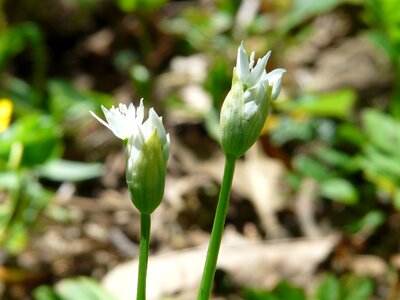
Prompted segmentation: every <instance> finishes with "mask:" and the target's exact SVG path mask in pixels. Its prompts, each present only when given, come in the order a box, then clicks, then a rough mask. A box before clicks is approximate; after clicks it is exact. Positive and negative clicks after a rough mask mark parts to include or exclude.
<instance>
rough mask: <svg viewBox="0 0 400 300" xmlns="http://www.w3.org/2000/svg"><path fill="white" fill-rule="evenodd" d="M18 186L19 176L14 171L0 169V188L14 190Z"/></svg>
mask: <svg viewBox="0 0 400 300" xmlns="http://www.w3.org/2000/svg"><path fill="white" fill-rule="evenodd" d="M18 186H19V176H18V173H17V172H15V171H0V189H6V190H15V189H17V188H18Z"/></svg>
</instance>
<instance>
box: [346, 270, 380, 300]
mask: <svg viewBox="0 0 400 300" xmlns="http://www.w3.org/2000/svg"><path fill="white" fill-rule="evenodd" d="M341 283H342V287H343V294H344V297H343V300H368V299H370V297H371V296H372V293H373V289H374V286H373V282H372V280H371V279H368V278H361V277H356V276H354V275H351V274H349V275H345V276H343V277H342V278H341Z"/></svg>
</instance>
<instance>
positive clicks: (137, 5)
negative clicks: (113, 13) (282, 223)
mask: <svg viewBox="0 0 400 300" xmlns="http://www.w3.org/2000/svg"><path fill="white" fill-rule="evenodd" d="M116 2H117V5H118V7H119V8H120V9H121V10H122V11H124V12H127V13H129V12H134V11H136V10H141V11H152V10H156V9H158V8H160V7H161V6H163V5H164V4H165V3H166V0H116Z"/></svg>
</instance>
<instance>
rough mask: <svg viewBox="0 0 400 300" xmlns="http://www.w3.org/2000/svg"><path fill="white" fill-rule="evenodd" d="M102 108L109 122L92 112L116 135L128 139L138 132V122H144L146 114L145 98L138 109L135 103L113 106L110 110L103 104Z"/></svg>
mask: <svg viewBox="0 0 400 300" xmlns="http://www.w3.org/2000/svg"><path fill="white" fill-rule="evenodd" d="M101 110H102V111H103V113H104V116H105V117H106V120H107V122H105V121H104V120H102V119H101V118H99V117H98V116H97V115H96V114H95V113H93V112H92V111H91V112H90V113H91V114H92V116H93V117H95V118H96V119H97V120H98V121H99V122H100V123H101V124H103V125H104V126H106V127H107V128H108V129H110V130H111V131H112V132H113V133H114V134H115V136H116V137H118V138H120V139H122V140H127V139H129V137H130V136H131V135H135V134H137V128H138V124H142V122H143V116H144V106H143V99H141V100H140V104H139V106H138V108H137V109H135V106H133V104H132V103H131V104H129V106H128V107H126V105H125V104H119V106H118V107H117V108H115V107H114V106H112V107H111V108H110V110H108V109H106V108H105V107H104V106H101Z"/></svg>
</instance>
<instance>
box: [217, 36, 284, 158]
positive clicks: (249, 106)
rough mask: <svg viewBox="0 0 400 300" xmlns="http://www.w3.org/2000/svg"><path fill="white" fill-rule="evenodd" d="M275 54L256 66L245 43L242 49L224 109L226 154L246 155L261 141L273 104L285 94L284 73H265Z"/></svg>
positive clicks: (222, 125)
mask: <svg viewBox="0 0 400 300" xmlns="http://www.w3.org/2000/svg"><path fill="white" fill-rule="evenodd" d="M270 55H271V51H269V52H268V53H267V54H266V55H264V57H262V58H261V59H259V60H258V61H257V63H256V65H255V66H254V51H253V52H252V53H251V54H250V59H249V57H248V56H247V52H246V49H244V47H243V43H242V44H241V45H240V46H239V48H238V53H237V61H236V67H235V68H234V70H233V79H232V88H231V90H230V91H229V93H228V95H227V96H226V98H225V101H224V103H223V105H222V109H221V118H220V125H221V146H222V149H223V150H224V152H225V154H230V155H233V156H235V157H236V158H238V157H240V156H241V155H243V154H244V153H245V152H246V151H247V150H248V149H249V148H250V147H251V146H252V145H253V144H254V142H255V141H256V140H257V138H258V136H259V135H260V132H261V130H262V128H263V126H264V123H265V120H266V118H267V116H268V112H269V102H270V101H271V100H275V99H276V98H277V97H278V95H279V93H280V90H281V82H282V75H283V73H285V72H286V71H285V70H284V69H275V70H273V71H272V72H270V73H267V72H266V71H265V67H266V65H267V61H268V58H269V56H270Z"/></svg>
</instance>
